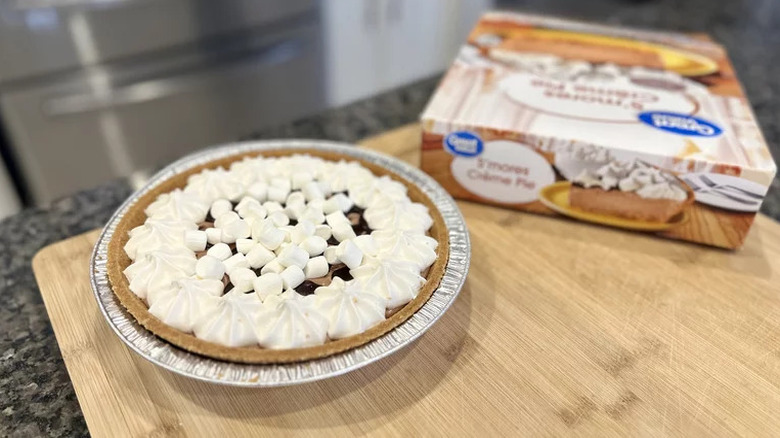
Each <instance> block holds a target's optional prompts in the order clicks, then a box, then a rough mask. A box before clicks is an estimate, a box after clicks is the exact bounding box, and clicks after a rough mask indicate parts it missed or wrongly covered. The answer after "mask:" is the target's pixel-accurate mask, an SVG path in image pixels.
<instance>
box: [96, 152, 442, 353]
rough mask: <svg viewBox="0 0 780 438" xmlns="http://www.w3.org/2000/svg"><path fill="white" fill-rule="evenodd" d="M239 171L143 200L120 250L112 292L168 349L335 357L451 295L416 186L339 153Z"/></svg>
mask: <svg viewBox="0 0 780 438" xmlns="http://www.w3.org/2000/svg"><path fill="white" fill-rule="evenodd" d="M318 155H321V156H318ZM226 160H227V161H225V160H222V161H220V162H212V163H209V164H206V165H204V166H201V168H196V169H193V170H191V171H189V172H185V173H183V174H181V175H178V176H177V177H174V178H171V179H169V180H168V181H166V182H164V183H163V184H161V185H160V186H158V187H157V188H156V189H154V190H152V191H151V192H150V193H148V194H147V195H145V196H144V197H142V198H141V199H140V200H139V201H138V202H137V203H136V204H135V205H133V206H132V207H131V209H130V210H129V211H128V213H127V214H126V215H125V217H124V218H123V220H122V222H120V224H119V226H118V229H117V232H116V233H115V237H114V238H112V242H111V243H110V248H109V277H110V279H111V284H112V289H113V290H114V292H115V293H116V294H117V296H118V297H119V298H120V301H122V304H123V305H124V306H125V307H126V308H127V310H128V311H129V312H130V313H131V314H132V315H133V316H134V317H135V318H136V319H137V320H138V321H139V322H140V323H141V324H142V325H144V326H145V327H146V328H147V329H149V330H151V331H152V332H154V333H155V334H156V335H158V336H159V337H161V338H163V339H165V340H166V341H168V342H170V343H172V344H174V345H177V346H179V347H182V348H185V349H187V350H190V351H193V352H196V353H200V354H204V355H207V356H210V357H214V358H218V359H223V360H231V361H238V362H248V363H273V362H290V361H296V360H306V359H311V358H316V357H324V356H327V355H330V354H334V353H337V352H340V351H344V350H346V349H349V348H352V347H355V346H358V345H361V344H364V343H366V342H368V341H370V340H372V339H375V338H376V337H378V336H381V335H382V334H384V333H386V332H387V331H389V330H391V329H392V328H394V327H396V326H398V325H399V324H400V323H402V322H403V321H404V320H406V319H407V318H408V317H409V316H411V315H412V314H413V313H414V312H415V311H416V310H418V309H419V308H420V307H421V306H422V304H424V303H425V301H427V299H428V298H429V297H430V295H431V293H432V292H433V290H434V289H435V288H436V286H437V285H438V282H439V280H440V279H441V276H442V274H443V267H444V264H445V263H446V260H445V259H446V249H447V245H448V243H447V239H446V233H445V232H444V227H443V220H442V219H441V216H440V215H439V213H438V210H436V208H435V207H434V206H433V204H432V203H431V201H430V200H429V199H428V198H427V197H426V196H425V195H424V194H423V193H422V191H421V190H420V189H419V188H417V187H416V186H414V185H412V184H411V183H409V182H408V181H405V180H403V179H402V178H400V177H398V176H396V175H394V174H393V173H392V172H389V171H388V170H386V169H384V168H382V167H380V166H377V165H375V164H372V163H368V162H362V161H360V160H356V159H355V158H351V157H346V156H339V155H338V154H330V155H328V154H327V153H318V152H307V153H291V152H282V151H276V153H271V154H266V155H246V156H243V157H241V158H240V159H239V158H238V157H233V158H232V159H230V158H229V159H226ZM223 161H224V162H223ZM112 246H113V248H112Z"/></svg>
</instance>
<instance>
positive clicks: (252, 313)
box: [192, 290, 263, 347]
mask: <svg viewBox="0 0 780 438" xmlns="http://www.w3.org/2000/svg"><path fill="white" fill-rule="evenodd" d="M207 300H208V301H207V302H206V305H205V306H203V307H204V308H203V312H202V314H201V316H200V317H199V318H198V319H197V320H196V321H195V322H194V323H193V325H192V330H193V331H194V332H195V336H197V337H199V338H201V339H204V340H206V341H210V342H214V343H217V344H221V345H227V346H228V347H244V346H247V345H255V344H257V335H256V333H255V318H256V317H257V315H258V314H259V313H260V309H261V307H262V305H263V303H261V302H260V299H259V298H258V297H257V296H256V295H255V294H254V293H248V294H244V293H241V292H237V291H235V290H234V291H231V292H228V293H227V294H225V295H224V296H222V297H209V298H207Z"/></svg>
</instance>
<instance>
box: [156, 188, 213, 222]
mask: <svg viewBox="0 0 780 438" xmlns="http://www.w3.org/2000/svg"><path fill="white" fill-rule="evenodd" d="M144 212H145V213H146V216H148V217H149V218H152V219H168V220H174V221H186V222H193V223H200V222H203V220H204V219H206V215H207V214H208V212H209V204H207V203H205V202H203V201H201V200H200V198H198V197H196V196H192V195H188V194H186V193H184V191H182V190H181V189H176V190H174V191H172V192H170V193H163V194H162V195H160V196H158V197H157V199H156V200H155V201H154V202H152V203H151V204H149V206H148V207H146V210H145V211H144Z"/></svg>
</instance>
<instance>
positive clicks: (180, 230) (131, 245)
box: [124, 218, 198, 260]
mask: <svg viewBox="0 0 780 438" xmlns="http://www.w3.org/2000/svg"><path fill="white" fill-rule="evenodd" d="M197 229H198V226H197V225H196V224H195V223H194V222H186V221H180V220H175V219H151V218H150V219H147V220H146V222H144V224H143V225H140V226H137V227H135V228H133V229H132V230H130V233H129V235H130V239H128V241H127V243H126V244H125V248H124V249H125V252H126V253H127V255H128V257H130V259H131V260H135V259H136V258H138V257H142V256H143V255H144V254H146V253H148V252H150V251H154V250H156V249H159V248H162V247H171V248H178V247H184V246H186V245H185V243H184V233H185V232H186V231H188V230H197Z"/></svg>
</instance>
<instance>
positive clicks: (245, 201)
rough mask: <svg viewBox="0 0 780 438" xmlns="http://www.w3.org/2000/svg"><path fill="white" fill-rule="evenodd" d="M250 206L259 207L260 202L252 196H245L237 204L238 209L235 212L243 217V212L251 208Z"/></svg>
mask: <svg viewBox="0 0 780 438" xmlns="http://www.w3.org/2000/svg"><path fill="white" fill-rule="evenodd" d="M250 205H256V206H258V207H259V206H260V201H258V200H257V199H255V198H253V197H251V196H244V197H243V198H241V200H240V201H238V204H236V208H234V210H235V211H236V212H237V213H238V215H239V216H243V214H241V210H242V209H244V208H246V207H249V206H250Z"/></svg>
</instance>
